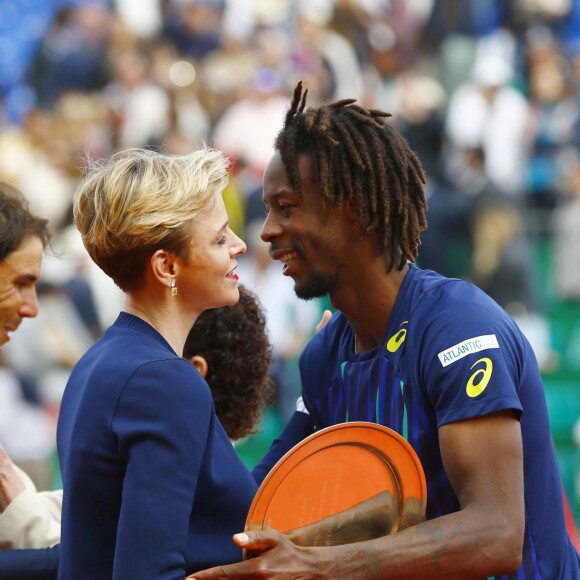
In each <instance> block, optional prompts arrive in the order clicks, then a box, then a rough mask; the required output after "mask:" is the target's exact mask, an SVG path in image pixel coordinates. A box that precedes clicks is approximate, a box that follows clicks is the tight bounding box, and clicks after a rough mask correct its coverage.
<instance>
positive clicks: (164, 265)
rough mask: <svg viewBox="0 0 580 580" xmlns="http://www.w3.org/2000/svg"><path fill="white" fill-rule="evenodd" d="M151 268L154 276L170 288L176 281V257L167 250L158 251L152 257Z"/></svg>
mask: <svg viewBox="0 0 580 580" xmlns="http://www.w3.org/2000/svg"><path fill="white" fill-rule="evenodd" d="M151 268H152V270H153V274H154V276H155V277H156V278H157V280H159V281H160V282H161V283H162V284H164V285H165V286H167V287H168V288H169V287H170V285H171V280H173V279H175V256H174V254H173V253H172V252H168V251H167V250H157V251H156V252H155V253H154V254H153V255H152V256H151Z"/></svg>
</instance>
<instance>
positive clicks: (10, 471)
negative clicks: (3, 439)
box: [0, 445, 25, 513]
mask: <svg viewBox="0 0 580 580" xmlns="http://www.w3.org/2000/svg"><path fill="white" fill-rule="evenodd" d="M24 489H25V486H24V483H23V482H22V480H21V479H20V477H19V476H18V473H16V470H15V469H14V465H13V463H12V460H11V459H10V457H8V454H7V453H6V451H4V447H2V445H0V513H2V512H3V511H4V510H5V509H6V508H7V507H8V506H9V505H10V504H11V503H12V501H13V500H14V498H15V497H16V496H18V495H20V494H21V493H22V492H23V491H24Z"/></svg>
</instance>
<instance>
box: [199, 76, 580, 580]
mask: <svg viewBox="0 0 580 580" xmlns="http://www.w3.org/2000/svg"><path fill="white" fill-rule="evenodd" d="M305 103H306V91H303V90H302V86H301V84H299V85H298V86H297V88H296V91H295V93H294V99H293V102H292V106H291V108H290V109H289V111H288V114H287V116H286V120H285V124H284V127H283V129H282V130H281V132H280V133H279V135H278V137H277V140H276V143H275V146H276V152H275V154H274V156H273V158H272V160H271V161H270V163H269V165H268V167H267V170H266V173H265V176H264V201H265V203H266V205H267V208H268V214H267V217H266V221H265V223H264V227H263V231H262V238H263V239H264V240H265V241H267V242H269V243H270V245H271V254H272V257H273V258H274V259H275V260H280V261H281V262H282V263H283V272H284V274H285V275H286V276H291V277H292V278H293V280H294V282H295V291H296V294H297V295H298V296H299V297H300V298H303V299H310V298H314V297H316V296H322V295H325V294H327V293H328V294H329V297H330V300H331V303H332V305H333V306H334V307H335V308H336V309H337V310H338V312H336V313H335V314H334V315H333V317H332V319H331V320H330V321H329V322H328V324H327V325H326V327H325V328H324V329H323V330H322V331H321V332H319V333H317V334H316V335H315V336H314V337H313V338H312V340H311V341H310V343H309V344H308V345H307V347H306V349H305V351H304V353H303V354H302V356H301V359H300V372H301V378H302V387H303V393H302V394H303V398H304V402H305V404H306V407H307V409H308V410H309V412H310V414H311V417H312V419H313V422H314V424H315V425H316V428H323V427H327V426H330V425H333V424H336V423H342V422H345V421H357V420H362V421H373V422H377V423H380V424H382V425H386V426H387V427H390V428H391V429H394V430H396V431H397V432H398V433H400V434H401V435H403V436H404V437H405V438H406V439H407V440H408V441H409V442H410V443H411V445H412V446H413V448H414V449H415V451H416V452H417V454H418V456H419V458H420V460H421V462H422V465H423V467H424V470H425V475H426V480H427V488H428V497H427V520H426V521H424V522H421V523H418V524H416V525H414V526H412V527H408V528H406V529H404V530H401V531H399V532H397V533H395V534H392V535H387V536H383V537H381V538H377V539H373V540H368V541H363V542H360V543H355V544H346V545H342V546H333V547H300V546H297V545H294V544H293V543H292V542H291V541H290V540H289V538H288V537H286V536H284V535H282V534H280V533H278V532H276V531H275V530H269V531H263V532H247V533H245V534H244V533H242V534H237V535H236V536H235V541H236V542H237V543H238V545H240V546H243V547H244V548H248V549H251V550H259V551H261V552H262V554H261V555H260V556H258V557H256V558H253V559H250V560H247V561H245V562H243V563H241V564H236V565H232V566H223V567H218V568H214V569H212V570H209V571H205V572H200V573H197V574H195V575H194V576H193V577H194V578H196V579H197V580H214V579H218V578H228V579H229V580H235V579H238V578H283V579H298V578H300V579H301V580H304V579H315V578H316V579H319V578H329V579H332V580H337V579H343V578H344V579H346V578H348V579H353V578H354V579H361V580H362V579H364V580H369V579H381V580H382V579H387V578H398V579H401V578H408V579H413V580H417V579H424V578H445V579H452V578H460V579H466V578H486V577H489V576H495V577H496V578H502V579H516V578H517V579H520V580H521V579H540V578H541V579H549V580H555V579H572V578H580V564H579V561H578V560H579V556H578V553H577V552H576V551H575V550H574V548H573V546H572V544H571V542H570V539H569V537H568V535H567V532H566V527H565V521H564V511H563V505H562V492H561V486H560V478H559V473H558V467H557V464H556V457H555V454H554V449H553V446H552V444H551V440H550V430H549V423H548V413H547V409H546V403H545V397H544V392H543V387H542V382H541V378H540V373H539V370H538V366H537V363H536V361H535V357H534V354H533V352H532V349H531V347H530V345H529V343H528V342H527V340H526V339H525V338H524V336H523V334H522V333H521V332H520V330H519V329H518V327H517V326H516V325H515V323H514V322H513V321H512V320H511V318H509V316H508V315H507V314H506V313H505V312H504V311H503V310H502V309H501V308H500V307H499V306H498V305H497V304H496V303H495V302H493V301H492V300H491V299H490V298H489V297H488V296H487V295H485V294H484V293H483V292H482V291H480V290H479V289H478V288H476V287H475V286H474V285H472V284H470V283H467V282H464V281H460V280H451V279H447V278H444V277H442V276H440V275H438V274H436V273H434V272H432V271H427V270H421V269H419V268H417V267H416V266H415V265H414V264H412V262H413V261H414V260H415V259H416V258H417V254H418V248H419V241H420V234H421V232H422V231H423V230H424V229H425V228H426V227H427V224H426V220H425V205H426V204H425V198H424V192H423V185H424V175H423V171H422V169H421V167H420V164H419V162H418V160H417V158H416V156H415V155H414V153H413V152H412V151H411V150H410V149H409V147H408V145H407V143H406V142H405V141H404V140H403V139H402V137H401V136H400V135H399V134H398V133H397V132H396V131H395V130H394V129H393V128H392V127H391V126H390V125H389V124H388V123H387V122H386V120H385V117H386V116H388V115H387V114H385V113H383V112H380V111H374V110H367V109H365V108H363V107H361V106H359V105H357V104H356V103H355V102H354V101H353V100H343V101H339V102H335V103H331V104H327V105H322V106H320V107H317V108H306V107H305Z"/></svg>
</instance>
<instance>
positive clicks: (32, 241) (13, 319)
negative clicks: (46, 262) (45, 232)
mask: <svg viewBox="0 0 580 580" xmlns="http://www.w3.org/2000/svg"><path fill="white" fill-rule="evenodd" d="M43 254H44V247H43V244H42V241H41V240H40V238H38V237H37V236H29V237H27V238H25V239H24V240H23V241H22V242H21V244H20V245H19V246H18V248H16V250H15V251H14V252H12V253H11V254H8V256H7V257H6V258H5V259H4V260H3V261H2V262H0V347H1V346H2V345H3V344H5V343H7V342H8V341H9V340H10V333H12V332H14V331H15V330H16V329H17V328H18V327H19V326H20V323H21V322H22V319H23V318H33V317H35V316H36V315H37V314H38V298H37V296H36V284H37V282H38V280H39V279H40V272H41V268H42V256H43Z"/></svg>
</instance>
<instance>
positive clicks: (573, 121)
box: [527, 29, 580, 208]
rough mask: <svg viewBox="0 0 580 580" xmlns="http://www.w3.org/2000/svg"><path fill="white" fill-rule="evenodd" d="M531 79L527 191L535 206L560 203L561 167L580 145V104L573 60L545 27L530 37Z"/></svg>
mask: <svg viewBox="0 0 580 580" xmlns="http://www.w3.org/2000/svg"><path fill="white" fill-rule="evenodd" d="M527 51H528V55H527V58H528V67H529V68H528V71H527V73H528V81H529V96H530V104H531V111H532V115H531V118H530V126H529V129H528V131H529V142H530V144H529V147H530V158H529V164H528V167H527V190H528V195H529V196H530V199H529V201H530V203H531V204H532V205H534V206H540V207H548V208H553V207H554V206H555V205H556V204H557V203H558V196H559V195H558V194H559V192H558V187H559V184H558V179H559V173H560V166H562V165H563V164H564V163H565V160H566V158H567V152H568V151H569V150H577V149H578V147H579V146H580V104H579V103H578V94H577V93H576V92H575V91H574V87H573V85H572V77H571V70H570V65H569V63H567V62H566V60H565V58H564V55H563V54H562V52H561V49H560V47H559V46H558V44H557V43H556V42H555V39H554V38H553V37H552V36H551V35H549V34H548V33H547V31H546V30H545V29H544V30H535V31H534V33H533V34H530V35H529V37H528V48H527Z"/></svg>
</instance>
